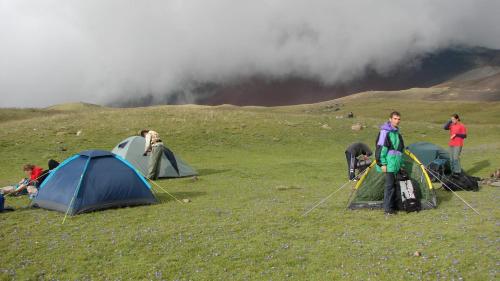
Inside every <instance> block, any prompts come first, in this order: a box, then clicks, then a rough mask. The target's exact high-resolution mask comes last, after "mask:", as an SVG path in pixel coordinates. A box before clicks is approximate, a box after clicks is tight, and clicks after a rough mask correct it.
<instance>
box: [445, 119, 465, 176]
mask: <svg viewBox="0 0 500 281" xmlns="http://www.w3.org/2000/svg"><path fill="white" fill-rule="evenodd" d="M444 129H445V130H449V131H450V141H449V142H448V145H449V146H450V157H451V171H452V173H454V174H461V173H462V167H461V166H460V153H461V152H462V147H463V146H464V139H465V138H466V137H467V128H465V126H464V124H463V123H462V122H460V117H459V116H458V114H453V115H452V116H451V119H450V120H449V121H448V123H446V124H445V125H444Z"/></svg>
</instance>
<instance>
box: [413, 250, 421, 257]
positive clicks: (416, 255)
mask: <svg viewBox="0 0 500 281" xmlns="http://www.w3.org/2000/svg"><path fill="white" fill-rule="evenodd" d="M421 255H422V253H421V252H420V251H415V253H413V256H415V257H420V256H421Z"/></svg>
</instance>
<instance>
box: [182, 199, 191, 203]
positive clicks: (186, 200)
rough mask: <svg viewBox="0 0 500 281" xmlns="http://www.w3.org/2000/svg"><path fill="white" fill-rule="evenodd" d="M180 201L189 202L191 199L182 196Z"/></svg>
mask: <svg viewBox="0 0 500 281" xmlns="http://www.w3.org/2000/svg"><path fill="white" fill-rule="evenodd" d="M182 202H184V203H189V202H191V199H188V198H184V199H182Z"/></svg>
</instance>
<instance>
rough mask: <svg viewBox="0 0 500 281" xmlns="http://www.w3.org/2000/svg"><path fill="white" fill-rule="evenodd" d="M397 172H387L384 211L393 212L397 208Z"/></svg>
mask: <svg viewBox="0 0 500 281" xmlns="http://www.w3.org/2000/svg"><path fill="white" fill-rule="evenodd" d="M396 191H397V190H396V174H395V173H385V190H384V211H385V212H386V213H387V212H392V211H395V210H396V209H397V194H396Z"/></svg>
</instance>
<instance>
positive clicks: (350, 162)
mask: <svg viewBox="0 0 500 281" xmlns="http://www.w3.org/2000/svg"><path fill="white" fill-rule="evenodd" d="M354 156H355V155H353V154H351V153H350V152H349V151H346V152H345V158H346V159H347V177H349V180H353V179H354V178H355V173H354V171H355V170H356V164H357V162H358V159H356V157H354Z"/></svg>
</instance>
